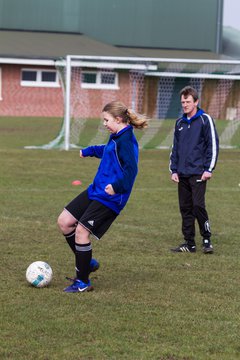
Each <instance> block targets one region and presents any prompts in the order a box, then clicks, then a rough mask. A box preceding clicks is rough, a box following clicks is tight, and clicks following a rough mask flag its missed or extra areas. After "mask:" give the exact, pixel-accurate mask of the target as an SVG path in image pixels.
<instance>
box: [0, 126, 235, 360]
mask: <svg viewBox="0 0 240 360" xmlns="http://www.w3.org/2000/svg"><path fill="white" fill-rule="evenodd" d="M59 125H60V120H58V119H48V120H47V119H45V120H41V121H40V119H39V120H36V122H35V121H32V120H31V119H21V120H19V122H17V121H15V120H13V119H10V120H9V121H7V119H1V120H0V164H1V177H0V195H1V212H0V225H1V237H0V241H1V280H2V289H1V298H0V304H1V340H0V358H1V359H11V360H32V359H34V360H65V359H68V360H90V359H91V360H105V359H111V360H112V359H114V360H115V359H116V360H118V359H124V360H125V359H134V360H135V359H136V360H138V359H142V360H144V359H146V360H148V359H153V360H155V359H159V360H230V359H231V360H235V359H239V357H240V355H239V354H240V345H239V333H240V302H239V270H240V262H239V257H240V247H239V203H240V186H239V183H240V166H239V165H240V151H239V150H222V151H221V152H220V156H219V162H218V166H217V169H216V172H215V173H214V176H213V179H212V180H211V181H210V182H209V184H208V191H207V208H208V212H209V215H210V219H211V225H212V231H213V243H214V247H215V254H214V255H212V256H211V255H204V254H202V252H201V249H200V244H201V239H200V236H199V234H198V235H197V239H196V240H197V245H198V251H197V253H196V254H172V253H171V252H170V251H169V248H171V247H173V246H175V245H178V244H179V243H180V242H181V241H182V236H181V231H180V229H181V222H180V215H179V211H178V204H177V192H176V186H175V185H174V184H173V183H172V182H171V181H170V180H169V173H168V159H169V151H168V150H145V151H142V152H141V154H140V164H139V175H138V178H137V180H136V184H135V187H134V190H133V193H132V196H131V198H130V201H129V203H128V205H127V206H126V208H125V209H124V211H123V212H122V213H121V215H120V216H119V218H118V219H117V220H116V221H115V222H114V224H113V225H112V227H111V228H110V230H109V231H108V232H107V234H106V235H105V236H104V237H103V239H102V240H101V241H99V242H97V241H93V251H94V256H95V257H96V258H97V259H98V260H99V261H100V263H101V267H100V269H99V270H98V272H96V273H94V274H93V275H92V282H93V285H94V287H95V290H94V291H93V292H91V293H84V294H65V293H63V291H62V289H63V288H64V286H66V284H67V282H66V280H65V276H66V275H68V276H73V275H74V259H73V255H72V254H71V252H70V250H69V249H68V247H67V245H66V244H65V240H64V238H63V236H62V235H61V234H60V232H59V230H58V229H57V225H56V219H57V216H58V214H59V213H60V212H61V210H62V208H63V206H64V205H65V204H66V203H67V202H68V201H69V200H71V199H72V198H73V197H74V196H75V195H77V194H78V192H79V191H81V190H83V189H84V188H85V187H86V186H87V185H88V184H89V183H90V182H91V180H92V178H93V176H94V174H95V172H96V169H97V166H98V163H99V162H98V160H96V159H90V158H88V159H79V157H78V152H77V151H69V152H65V151H58V150H52V151H42V150H24V149H23V146H24V145H33V144H40V143H46V142H48V141H49V140H51V139H53V138H54V136H55V135H56V134H57V131H58V127H59ZM74 179H81V181H82V183H83V185H82V186H81V187H73V186H72V185H71V182H72V180H74ZM36 260H44V261H47V262H49V264H50V265H51V266H52V268H53V271H54V278H53V281H52V284H51V286H50V287H49V288H44V289H36V288H32V287H31V286H29V285H28V284H27V282H26V280H25V271H26V269H27V267H28V265H29V264H30V263H31V262H33V261H36Z"/></svg>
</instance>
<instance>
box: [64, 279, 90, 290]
mask: <svg viewBox="0 0 240 360" xmlns="http://www.w3.org/2000/svg"><path fill="white" fill-rule="evenodd" d="M92 290H93V286H92V285H91V282H90V280H88V282H87V283H84V282H83V281H82V280H79V279H77V280H75V281H74V282H73V283H72V285H70V286H68V287H66V288H65V289H64V290H63V291H64V292H67V293H76V292H84V291H92Z"/></svg>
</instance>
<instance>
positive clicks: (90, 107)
mask: <svg viewBox="0 0 240 360" xmlns="http://www.w3.org/2000/svg"><path fill="white" fill-rule="evenodd" d="M22 68H30V66H20V65H2V66H1V69H2V100H0V116H40V117H62V116H63V114H64V106H63V92H62V89H61V87H59V88H48V87H24V86H21V69H22ZM36 69H41V67H39V66H38V67H36ZM44 69H45V67H44ZM77 91H78V96H74V97H73V99H74V98H75V99H76V98H78V99H80V100H78V101H77V102H76V101H75V106H74V108H75V112H76V113H77V114H82V116H84V117H85V116H87V117H99V115H100V113H101V110H102V108H103V106H104V105H105V104H106V103H107V102H109V101H112V100H121V101H123V102H124V103H125V104H126V105H128V106H130V103H129V99H130V95H129V91H130V90H129V76H128V73H121V74H119V90H93V89H79V87H78V89H77ZM78 116H79V115H78Z"/></svg>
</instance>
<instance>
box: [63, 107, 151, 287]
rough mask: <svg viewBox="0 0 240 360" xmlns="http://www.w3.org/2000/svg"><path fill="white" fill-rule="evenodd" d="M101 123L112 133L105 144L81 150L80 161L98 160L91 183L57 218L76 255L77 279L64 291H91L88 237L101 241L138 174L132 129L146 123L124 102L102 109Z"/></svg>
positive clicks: (93, 263) (92, 267)
mask: <svg viewBox="0 0 240 360" xmlns="http://www.w3.org/2000/svg"><path fill="white" fill-rule="evenodd" d="M102 117H103V124H104V126H105V127H106V129H107V130H108V131H109V132H110V133H111V135H110V137H109V140H108V143H107V144H106V145H97V146H89V147H87V148H85V149H82V150H80V158H85V157H87V156H91V157H96V158H99V159H101V162H100V165H99V168H98V171H97V173H96V175H95V178H94V180H93V183H92V184H90V185H89V187H88V188H87V189H86V190H85V191H83V192H82V193H81V194H80V195H78V196H77V197H76V198H75V199H73V200H72V201H71V202H70V203H69V204H68V205H67V206H66V207H65V208H64V210H63V211H62V213H61V214H60V216H59V218H58V226H59V228H60V230H61V231H62V233H63V235H64V236H65V238H66V240H67V242H68V244H69V246H70V247H71V249H72V250H73V252H74V254H75V265H76V278H75V279H73V284H72V285H70V286H68V287H67V288H65V289H64V291H65V292H71V293H72V292H79V291H80V292H83V291H90V290H92V289H93V287H92V284H91V282H90V280H89V274H90V273H91V272H92V271H95V270H97V269H98V267H99V263H98V262H97V261H96V260H95V259H93V258H92V246H91V241H90V235H93V236H94V237H95V238H97V239H100V238H101V237H102V236H103V235H104V234H105V232H106V231H107V230H108V228H109V227H110V225H111V224H112V222H113V221H114V220H115V219H116V217H117V216H118V214H119V213H120V212H121V210H122V209H123V208H124V206H125V205H126V203H127V201H128V199H129V196H130V194H131V191H132V187H133V184H134V181H135V178H136V175H137V172H138V152H139V151H138V143H137V140H136V137H135V135H134V133H133V128H136V129H143V128H145V127H147V125H148V120H147V118H146V117H145V116H143V115H138V114H136V113H135V112H134V111H133V110H130V109H128V108H127V107H126V106H125V105H124V104H123V103H121V102H119V101H113V102H110V103H108V104H107V105H105V106H104V108H103V110H102Z"/></svg>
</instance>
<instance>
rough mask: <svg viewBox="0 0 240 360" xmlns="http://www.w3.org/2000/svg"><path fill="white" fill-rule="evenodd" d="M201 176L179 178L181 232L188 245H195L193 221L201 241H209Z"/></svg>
mask: <svg viewBox="0 0 240 360" xmlns="http://www.w3.org/2000/svg"><path fill="white" fill-rule="evenodd" d="M200 179H201V176H190V177H180V178H179V183H178V199H179V207H180V212H181V216H182V232H183V236H184V239H185V240H186V242H187V243H189V244H194V243H195V240H194V238H195V219H197V221H198V225H199V230H200V234H201V236H202V238H203V239H210V236H211V231H210V225H209V219H208V214H207V211H206V208H205V192H206V184H207V182H206V181H197V180H200Z"/></svg>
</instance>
